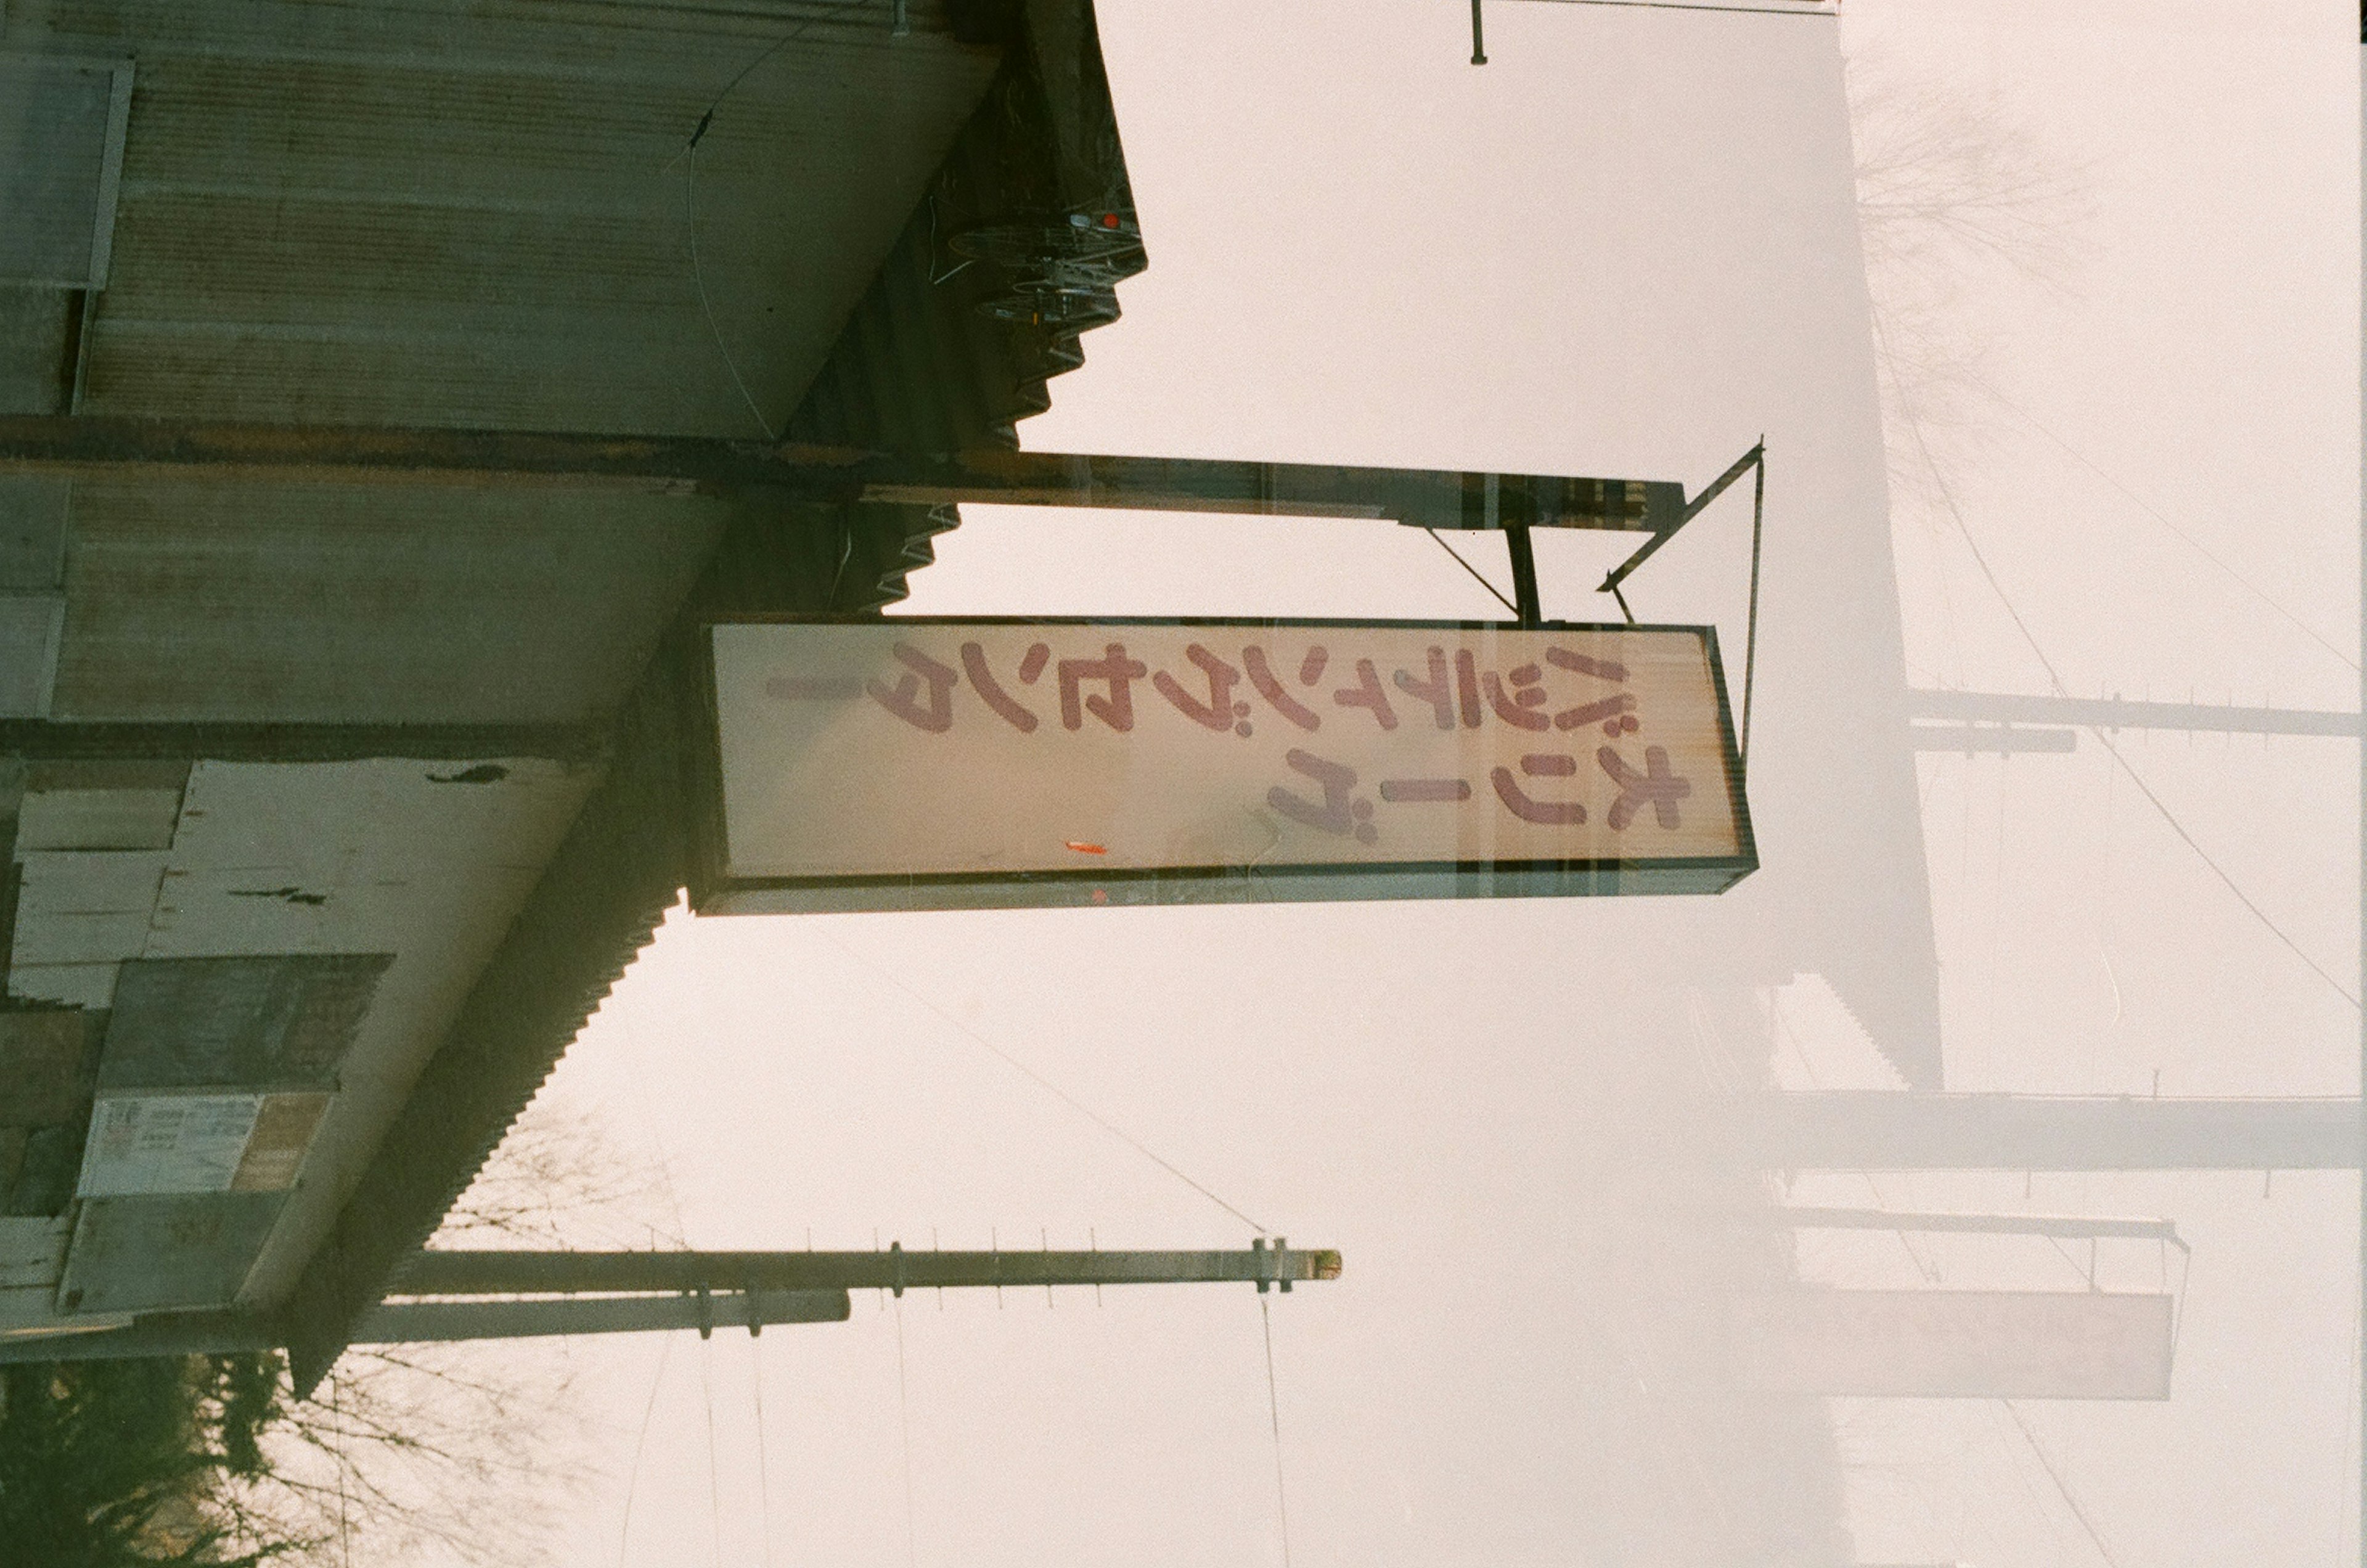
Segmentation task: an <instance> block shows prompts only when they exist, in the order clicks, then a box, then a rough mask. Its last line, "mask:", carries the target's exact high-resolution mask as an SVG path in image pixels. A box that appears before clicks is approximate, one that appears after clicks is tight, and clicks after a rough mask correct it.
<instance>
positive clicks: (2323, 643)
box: [1981, 385, 2359, 671]
mask: <svg viewBox="0 0 2367 1568" xmlns="http://www.w3.org/2000/svg"><path fill="white" fill-rule="evenodd" d="M1981 390H1982V391H1984V392H1986V393H1988V396H1989V397H1990V398H1991V399H1993V400H1995V401H1996V402H1997V403H1998V404H1999V406H2000V407H2002V408H2003V409H2004V410H2005V411H2006V412H2009V413H2010V414H2012V415H2014V417H2016V418H2017V419H2020V420H2021V421H2022V423H2024V424H2027V425H2029V426H2030V428H2031V429H2033V430H2034V431H2036V432H2038V434H2041V435H2044V437H2046V439H2048V440H2049V441H2052V442H2053V443H2055V445H2056V446H2060V447H2061V448H2063V450H2064V451H2065V452H2067V453H2068V454H2069V455H2070V457H2071V458H2072V460H2073V461H2075V462H2077V463H2078V464H2079V466H2080V467H2082V468H2086V469H2087V470H2088V471H2089V472H2090V473H2091V474H2093V475H2095V476H2096V477H2097V478H2098V479H2101V480H2103V481H2104V482H2105V483H2106V484H2108V485H2110V486H2112V488H2113V489H2114V490H2116V491H2120V492H2121V493H2122V494H2123V495H2124V496H2126V497H2128V498H2129V500H2131V501H2132V502H2135V503H2136V505H2137V507H2138V508H2139V510H2141V511H2143V512H2144V513H2145V514H2146V516H2148V517H2150V518H2152V519H2153V520H2154V521H2155V522H2157V523H2158V524H2160V525H2162V526H2163V527H2164V528H2167V529H2168V530H2169V532H2170V533H2171V534H2172V535H2174V536H2177V537H2178V538H2179V539H2180V540H2182V541H2183V542H2184V543H2185V544H2186V545H2187V547H2189V548H2191V549H2192V550H2193V551H2194V553H2195V554H2197V555H2199V556H2201V557H2202V558H2203V559H2204V560H2207V561H2209V562H2210V563H2211V564H2212V565H2213V566H2215V567H2217V568H2218V569H2219V570H2221V571H2223V572H2225V573H2226V574H2227V577H2228V579H2229V580H2230V581H2233V582H2235V583H2236V584H2237V586H2238V587H2240V588H2242V589H2243V590H2244V591H2245V592H2248V593H2250V594H2251V595H2252V596H2253V597H2254V598H2256V599H2258V600H2259V602H2260V603H2261V604H2266V605H2267V606H2268V607H2269V608H2270V609H2271V610H2274V611H2275V612H2276V613H2277V614H2278V615H2282V616H2283V617H2284V618H2285V619H2286V620H2288V621H2290V622H2292V623H2293V627H2294V628H2295V629H2296V630H2298V631H2299V632H2300V633H2301V634H2302V635H2303V636H2304V637H2308V638H2309V639H2310V640H2311V641H2312V642H2315V643H2316V644H2317V646H2318V647H2320V648H2322V649H2326V651H2327V652H2328V653H2330V654H2332V655H2334V657H2335V658H2337V659H2339V660H2342V662H2343V663H2344V664H2346V665H2349V666H2350V668H2351V669H2352V670H2354V671H2355V670H2357V669H2358V668H2359V661H2358V660H2355V659H2353V658H2351V657H2350V655H2349V654H2347V653H2345V652H2343V651H2342V649H2339V648H2337V647H2336V646H2335V645H2334V644H2333V643H2332V642H2331V641H2329V640H2328V639H2327V638H2326V637H2322V636H2320V635H2319V634H2318V632H2317V629H2316V627H2314V626H2311V625H2310V624H2309V623H2308V622H2306V621H2305V620H2303V619H2302V618H2301V617H2300V616H2299V615H2294V614H2293V612H2292V611H2291V610H2288V609H2286V608H2285V607H2284V605H2282V604H2280V603H2278V602H2277V600H2276V599H2275V597H2273V596H2272V595H2271V593H2270V592H2268V590H2266V589H2264V588H2262V587H2261V586H2260V585H2259V583H2257V582H2254V581H2252V580H2251V579H2250V578H2248V577H2246V576H2245V575H2244V574H2243V573H2242V572H2240V571H2237V570H2236V569H2235V568H2234V567H2233V566H2231V565H2229V564H2228V563H2227V562H2226V561H2225V560H2222V559H2221V558H2219V556H2218V555H2217V554H2216V553H2215V552H2214V551H2213V550H2212V549H2210V548H2209V547H2207V546H2205V545H2204V544H2203V541H2202V540H2200V539H2198V538H2196V537H2195V536H2193V535H2191V534H2190V533H2188V532H2187V531H2186V530H2185V529H2183V528H2180V526H2179V525H2177V524H2175V523H2173V522H2171V521H2170V520H2169V518H2168V517H2166V516H2164V515H2163V514H2162V513H2161V512H2160V511H2159V509H2157V507H2155V506H2154V504H2153V503H2152V502H2149V501H2147V500H2146V498H2145V497H2143V496H2141V495H2139V494H2138V493H2137V492H2136V491H2133V490H2131V489H2130V488H2129V487H2128V486H2126V485H2124V484H2123V483H2122V482H2121V481H2120V480H2119V479H2114V478H2113V477H2112V475H2111V474H2109V473H2107V472H2105V471H2104V470H2103V469H2102V468H2099V467H2098V466H2097V465H2096V464H2095V463H2094V462H2093V461H2092V460H2091V459H2090V457H2088V455H2087V454H2086V453H2084V452H2082V451H2080V450H2079V449H2078V447H2076V446H2072V445H2071V443H2069V442H2068V441H2066V440H2064V439H2063V437H2061V436H2059V435H2057V434H2055V432H2053V431H2052V430H2049V429H2048V428H2047V427H2046V426H2044V425H2043V424H2041V423H2038V421H2037V420H2036V419H2035V418H2034V417H2033V416H2032V415H2031V414H2029V413H2026V412H2023V411H2022V408H2021V407H2020V406H2018V405H2017V404H2015V403H2013V402H2012V401H2010V400H2008V399H2007V398H2006V397H2005V395H2004V394H2002V393H2000V392H1999V391H1998V390H1997V389H1995V388H1993V387H1989V386H1987V385H1983V386H1982V388H1981Z"/></svg>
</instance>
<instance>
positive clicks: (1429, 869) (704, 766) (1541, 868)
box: [688, 614, 1759, 914]
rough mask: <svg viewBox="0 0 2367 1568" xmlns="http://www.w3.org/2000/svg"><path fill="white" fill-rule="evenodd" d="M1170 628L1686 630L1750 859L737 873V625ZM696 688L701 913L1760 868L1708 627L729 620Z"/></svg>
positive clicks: (1699, 875)
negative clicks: (723, 661)
mask: <svg viewBox="0 0 2367 1568" xmlns="http://www.w3.org/2000/svg"><path fill="white" fill-rule="evenodd" d="M883 620H885V621H887V622H889V623H890V624H903V623H907V622H909V623H910V624H912V626H915V627H923V626H1159V627H1203V626H1206V627H1227V628H1236V629H1249V630H1259V629H1263V630H1274V629H1286V628H1296V629H1307V628H1315V629H1331V630H1342V631H1353V630H1365V629H1387V630H1406V631H1413V630H1423V631H1455V632H1466V633H1468V632H1479V631H1488V632H1511V633H1521V632H1526V633H1535V632H1539V631H1569V632H1602V633H1637V632H1661V633H1671V632H1674V633H1682V634H1685V635H1688V636H1692V637H1698V638H1699V639H1700V640H1701V644H1702V649H1703V653H1704V657H1705V659H1706V660H1707V662H1708V667H1709V677H1710V683H1711V686H1712V689H1713V694H1714V696H1715V699H1716V706H1717V726H1718V744H1719V750H1720V752H1721V755H1722V758H1723V762H1724V766H1725V770H1726V778H1727V796H1728V806H1729V808H1730V809H1731V811H1732V813H1733V818H1734V825H1735V836H1736V840H1737V842H1738V845H1739V846H1740V852H1739V853H1738V854H1734V855H1730V856H1716V857H1713V856H1672V857H1655V856H1632V857H1618V858H1599V859H1591V860H1478V861H1462V860H1457V861H1445V860H1424V861H1393V862H1377V863H1376V862H1354V861H1340V862H1329V863H1296V864H1283V865H1264V866H1254V867H1249V866H1239V865H1210V866H1183V867H1125V866H1082V867H1078V868H1076V869H1073V870H1071V869H1053V870H1029V871H982V872H971V871H964V872H934V873H915V874H902V873H897V874H838V875H813V876H763V877H746V876H733V875H731V874H730V870H729V868H730V855H729V844H728V837H727V833H726V828H725V822H724V807H723V783H722V774H723V768H722V755H721V752H722V736H721V713H720V708H719V692H718V687H717V679H716V664H715V636H714V634H715V631H716V628H718V627H720V626H776V625H795V626H833V625H836V626H878V625H880V624H881V622H882V621H883ZM697 638H698V646H697V651H696V655H695V658H694V660H693V661H692V662H693V666H694V671H695V672H694V674H693V676H692V679H693V680H694V681H695V682H696V683H697V688H698V689H697V694H696V697H697V700H696V702H695V703H693V704H691V705H689V709H690V711H691V712H693V713H695V714H696V715H697V731H698V732H697V735H696V736H695V737H694V738H693V739H692V743H691V745H690V747H689V756H688V761H689V770H688V772H689V776H688V783H689V784H690V787H691V791H692V801H693V809H692V811H691V813H690V818H691V834H692V851H693V854H692V863H693V866H694V868H695V876H694V880H693V883H692V886H691V888H690V897H691V907H692V908H694V909H695V910H696V911H697V912H698V913H701V914H773V913H791V912H802V913H860V912H874V911H887V910H923V909H1010V908H1075V907H1091V906H1103V905H1164V904H1225V903H1305V902H1319V901H1331V900H1374V899H1394V898H1533V897H1582V896H1598V897H1599V896H1606V895H1623V894H1624V895H1636V894H1713V893H1722V892H1724V891H1726V889H1727V888H1729V887H1731V886H1734V885H1735V884H1736V883H1737V882H1738V881H1740V880H1741V879H1742V878H1743V877H1745V876H1747V875H1749V874H1750V873H1751V872H1753V871H1755V870H1757V869H1758V867H1759V851H1758V842H1757V839H1756V837H1755V835H1754V833H1753V830H1752V828H1751V822H1750V807H1749V803H1748V801H1747V800H1746V798H1745V790H1744V777H1743V766H1742V757H1741V752H1740V750H1739V747H1738V744H1737V737H1736V730H1735V723H1734V709H1733V705H1732V702H1731V700H1730V698H1729V696H1728V693H1727V681H1726V671H1725V666H1724V664H1723V662H1722V661H1721V660H1720V658H1719V654H1718V645H1717V630H1716V627H1715V626H1657V625H1647V626H1637V625H1632V624H1623V623H1619V622H1570V621H1549V622H1546V623H1545V624H1544V625H1542V626H1522V625H1520V624H1519V623H1517V622H1512V621H1469V620H1350V619H1342V618H1337V617H1329V618H1327V617H1299V616H1186V615H913V616H902V615H890V616H885V617H883V616H878V615H747V614H724V615H710V616H706V617H702V618H701V619H700V620H699V622H698V623H697Z"/></svg>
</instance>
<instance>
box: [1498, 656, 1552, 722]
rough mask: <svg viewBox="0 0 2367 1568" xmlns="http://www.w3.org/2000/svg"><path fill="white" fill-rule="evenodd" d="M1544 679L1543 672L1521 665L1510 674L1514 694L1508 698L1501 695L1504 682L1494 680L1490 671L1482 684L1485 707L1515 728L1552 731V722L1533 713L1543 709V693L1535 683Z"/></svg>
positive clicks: (1544, 692) (1528, 665) (1531, 665)
mask: <svg viewBox="0 0 2367 1568" xmlns="http://www.w3.org/2000/svg"><path fill="white" fill-rule="evenodd" d="M1544 678H1545V672H1544V671H1541V670H1539V669H1538V668H1537V667H1536V666H1535V665H1534V664H1523V665H1522V666H1521V667H1520V668H1519V669H1517V670H1515V671H1512V685H1513V687H1514V690H1513V691H1512V694H1510V695H1509V696H1508V695H1507V694H1505V691H1504V682H1502V681H1501V680H1499V679H1498V678H1497V675H1496V672H1495V671H1493V670H1490V671H1488V676H1487V682H1486V684H1487V688H1488V705H1489V707H1491V708H1494V709H1495V710H1496V716H1497V717H1498V718H1501V719H1502V720H1503V721H1504V722H1505V723H1506V724H1509V725H1512V726H1514V727H1515V728H1521V729H1550V728H1553V720H1552V719H1550V718H1548V717H1546V716H1545V715H1544V714H1542V713H1539V712H1537V711H1536V710H1537V709H1539V708H1541V707H1543V706H1544V705H1545V702H1546V689H1545V687H1544V686H1543V685H1542V684H1540V683H1539V682H1542V681H1543V680H1544Z"/></svg>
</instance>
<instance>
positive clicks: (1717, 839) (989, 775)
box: [713, 617, 1753, 890]
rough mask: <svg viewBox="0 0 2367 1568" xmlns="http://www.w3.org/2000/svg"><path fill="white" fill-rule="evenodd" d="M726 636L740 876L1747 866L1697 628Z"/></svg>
mask: <svg viewBox="0 0 2367 1568" xmlns="http://www.w3.org/2000/svg"><path fill="white" fill-rule="evenodd" d="M713 635H714V644H713V650H714V672H715V703H716V713H717V717H718V721H719V740H718V747H719V750H718V757H719V773H720V777H721V782H722V786H723V810H722V818H723V824H724V836H725V838H726V840H727V841H728V845H727V853H726V856H725V861H726V863H725V864H724V865H723V866H722V867H721V868H720V870H721V873H722V874H723V875H724V876H725V877H726V878H728V879H739V880H749V879H753V880H760V881H761V880H767V879H776V880H795V879H830V878H881V877H891V878H892V877H921V878H928V877H960V878H970V879H977V878H979V877H981V876H986V877H991V876H994V875H1007V876H1012V877H1015V878H1019V879H1022V880H1024V879H1026V878H1030V877H1039V876H1042V875H1044V874H1063V873H1064V874H1072V875H1080V876H1085V877H1088V878H1090V877H1109V878H1123V877H1125V876H1127V875H1128V874H1159V873H1168V872H1174V873H1186V872H1188V873H1206V874H1221V873H1224V872H1227V871H1238V872H1240V873H1242V874H1248V875H1254V874H1256V873H1258V872H1261V871H1266V870H1281V869H1284V868H1337V869H1339V870H1341V871H1342V872H1343V873H1345V874H1355V873H1356V872H1358V871H1360V870H1386V869H1388V868H1402V867H1408V866H1418V865H1436V866H1448V867H1468V866H1473V865H1506V864H1518V865H1522V866H1546V867H1555V866H1579V865H1584V866H1593V867H1603V866H1611V867H1616V866H1621V865H1629V864H1633V865H1637V866H1651V865H1667V864H1673V863H1688V862H1699V863H1704V864H1705V865H1707V864H1713V863H1714V864H1716V865H1717V866H1720V867H1723V868H1725V869H1726V870H1727V872H1729V873H1730V874H1728V875H1726V876H1725V877H1724V881H1730V880H1732V876H1733V875H1738V874H1740V873H1741V872H1742V871H1746V870H1748V869H1749V867H1750V864H1751V863H1753V860H1752V852H1751V848H1750V831H1749V825H1748V821H1747V818H1746V817H1745V814H1744V809H1743V807H1742V802H1741V796H1740V792H1739V790H1738V787H1737V779H1736V766H1735V761H1734V757H1733V750H1732V742H1731V739H1730V735H1729V730H1728V726H1727V716H1726V709H1725V705H1724V700H1723V694H1722V692H1721V690H1720V687H1719V682H1718V676H1717V670H1716V653H1715V643H1714V639H1713V637H1712V636H1711V634H1710V633H1709V632H1708V631H1707V630H1706V629H1704V628H1698V627H1562V628H1546V629H1539V630H1522V629H1514V628H1511V627H1504V626H1468V625H1461V626H1425V625H1412V624H1405V623H1376V624H1368V625H1347V624H1342V623H1336V622H1327V623H1288V622H1279V623H1277V622H1229V623H1217V622H1195V623H1177V622H1130V621H1129V622H1118V621H1111V622H1047V621H989V620H964V619H923V618H918V617H915V618H909V619H906V618H896V619H887V620H873V621H865V622H860V623H850V622H844V621H830V622H824V621H790V622H767V623H760V624H741V625H726V626H717V627H715V628H714V632H713ZM1715 885H1717V886H1722V885H1723V882H1718V883H1716V884H1715ZM1639 886H1648V885H1646V884H1639ZM1546 890H1551V889H1546Z"/></svg>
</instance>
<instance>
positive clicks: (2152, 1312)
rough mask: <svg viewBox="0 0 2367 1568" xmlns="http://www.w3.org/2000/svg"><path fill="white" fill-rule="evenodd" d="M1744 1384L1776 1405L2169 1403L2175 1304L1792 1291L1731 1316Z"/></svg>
mask: <svg viewBox="0 0 2367 1568" xmlns="http://www.w3.org/2000/svg"><path fill="white" fill-rule="evenodd" d="M1730 1326H1731V1330H1732V1333H1731V1340H1730V1343H1731V1348H1732V1351H1733V1356H1734V1367H1735V1375H1736V1378H1737V1380H1738V1382H1740V1383H1741V1384H1742V1385H1743V1386H1744V1387H1746V1388H1751V1389H1757V1390H1761V1391H1762V1392H1766V1393H1826V1394H1865V1395H1896V1396H1905V1397H1921V1398H1965V1399H2168V1398H2169V1358H2170V1298H2169V1296H2166V1295H2129V1294H2119V1293H2106V1292H2097V1291H1789V1292H1772V1293H1769V1294H1766V1295H1746V1296H1738V1297H1736V1298H1735V1299H1734V1301H1733V1303H1732V1305H1731V1318H1730Z"/></svg>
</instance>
